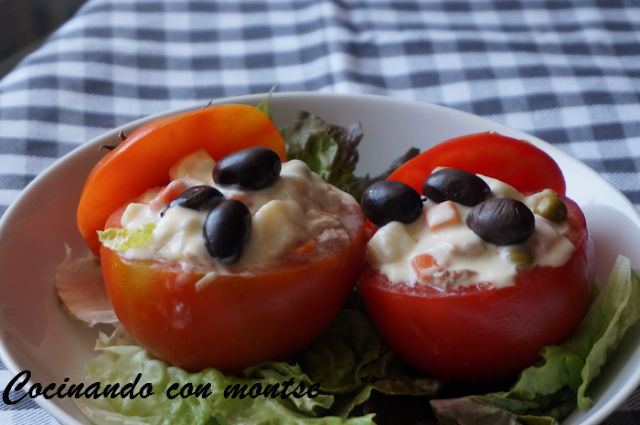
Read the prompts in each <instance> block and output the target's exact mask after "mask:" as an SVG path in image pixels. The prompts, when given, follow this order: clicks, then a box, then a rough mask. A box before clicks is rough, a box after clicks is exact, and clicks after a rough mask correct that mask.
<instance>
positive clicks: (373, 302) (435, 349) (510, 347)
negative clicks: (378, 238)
mask: <svg viewBox="0 0 640 425" xmlns="http://www.w3.org/2000/svg"><path fill="white" fill-rule="evenodd" d="M563 200H564V201H565V203H566V204H567V207H568V208H569V215H568V220H569V223H570V226H571V227H570V231H569V232H568V233H567V234H565V236H567V237H568V238H569V239H570V240H571V241H572V242H573V243H574V244H575V245H576V251H575V252H574V254H573V255H572V256H571V257H570V259H569V261H568V262H567V263H566V264H565V265H563V266H561V267H556V268H553V267H539V266H536V267H534V268H533V269H532V270H529V271H526V272H525V273H522V274H519V275H518V276H516V284H515V286H511V287H505V288H500V289H482V288H471V289H469V290H466V291H460V292H439V291H437V290H435V289H432V288H429V287H427V288H424V289H422V290H421V289H415V290H412V289H410V288H408V287H407V286H406V285H403V284H400V285H392V284H390V283H389V281H388V279H387V277H386V275H384V274H380V273H378V272H376V271H375V270H373V269H371V268H370V267H369V266H366V267H365V269H364V271H363V273H362V274H361V276H360V293H361V294H362V298H363V299H364V301H365V304H366V306H367V311H368V312H369V314H370V315H371V317H372V319H373V321H374V323H375V324H376V326H377V327H378V329H379V330H380V333H381V334H382V336H383V337H384V338H385V339H386V341H387V342H388V343H389V346H390V347H391V348H392V349H393V350H394V351H395V352H396V353H397V354H398V355H400V357H402V358H403V359H404V360H405V361H406V362H407V363H409V364H411V365H413V366H415V367H417V368H418V369H420V370H422V371H424V372H426V373H428V374H429V375H430V376H436V377H439V378H445V379H453V380H460V381H490V380H496V379H500V378H504V377H507V376H509V375H512V374H515V373H517V372H519V371H521V370H522V369H524V368H525V367H527V366H529V365H531V364H533V363H534V362H535V361H536V360H537V359H538V353H539V351H540V349H541V348H542V347H544V346H545V345H551V344H558V343H560V342H562V341H564V340H565V339H567V338H568V337H569V336H570V335H571V334H572V333H573V332H574V330H575V329H576V327H577V326H578V324H579V323H580V321H581V320H582V318H583V317H584V315H585V313H586V311H587V309H588V307H589V303H590V298H591V289H592V284H591V282H592V267H591V264H593V262H592V261H591V257H592V256H593V246H592V243H591V239H590V238H589V234H588V232H587V228H586V222H585V219H584V215H583V214H582V212H581V211H580V209H579V208H578V206H577V205H576V204H575V203H574V202H573V201H570V200H569V199H567V198H563Z"/></svg>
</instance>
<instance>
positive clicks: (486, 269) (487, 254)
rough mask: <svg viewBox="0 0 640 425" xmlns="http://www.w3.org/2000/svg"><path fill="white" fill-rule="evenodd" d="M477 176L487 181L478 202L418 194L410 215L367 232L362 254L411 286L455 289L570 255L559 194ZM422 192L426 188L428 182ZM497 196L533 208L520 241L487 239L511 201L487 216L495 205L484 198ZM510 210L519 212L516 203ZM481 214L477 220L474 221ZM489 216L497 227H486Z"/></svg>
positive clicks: (501, 281)
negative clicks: (526, 192) (530, 192)
mask: <svg viewBox="0 0 640 425" xmlns="http://www.w3.org/2000/svg"><path fill="white" fill-rule="evenodd" d="M477 177H478V178H479V179H481V180H482V182H484V183H485V184H486V186H485V187H488V190H486V192H487V193H486V196H485V195H482V203H480V201H479V200H477V201H473V202H471V203H476V202H477V204H476V205H474V206H469V205H463V204H462V203H459V202H453V201H451V200H442V199H437V198H438V197H437V196H435V195H434V196H430V198H434V199H436V201H438V202H439V203H438V202H436V201H434V200H433V199H430V198H427V197H426V196H425V197H422V199H421V201H422V208H419V209H420V210H422V213H421V214H420V215H419V216H418V218H417V219H415V220H414V221H412V222H409V223H402V222H400V221H390V222H389V223H387V224H385V225H383V226H382V227H381V228H380V229H379V230H378V231H377V232H376V233H375V235H374V236H373V237H372V238H371V240H370V241H369V243H368V254H367V256H368V261H369V264H371V265H372V266H373V267H374V268H377V269H379V270H380V272H381V273H384V274H385V275H386V276H387V277H388V279H389V281H390V282H391V283H393V284H400V283H404V284H407V285H409V286H411V287H415V286H416V285H417V286H420V285H430V286H432V287H435V288H437V289H441V290H450V289H453V290H455V289H456V288H459V287H469V286H473V285H477V284H480V283H483V284H484V283H486V284H487V285H491V286H492V287H495V288H501V287H506V286H512V285H514V284H515V281H514V278H515V276H516V274H517V273H518V271H519V270H520V269H521V268H530V267H535V266H550V267H559V266H561V265H563V264H565V263H566V262H567V261H568V259H569V258H570V257H571V254H572V253H573V252H574V251H575V249H576V248H575V246H574V245H573V244H572V243H571V242H570V241H569V240H568V239H567V238H566V237H564V236H563V233H564V232H566V231H567V229H568V224H567V222H566V219H565V217H563V216H562V213H561V212H560V213H558V210H561V209H562V206H564V204H562V206H557V203H556V202H560V203H562V201H561V200H560V199H559V198H557V197H556V195H555V193H554V192H553V191H551V190H549V189H545V190H543V191H542V192H539V193H536V194H533V195H531V196H524V195H522V194H521V193H519V192H518V191H517V190H516V189H515V188H513V187H512V186H509V185H507V184H505V183H503V182H501V181H499V180H496V179H493V178H490V177H486V176H482V175H477ZM428 180H429V179H427V181H428ZM425 185H426V182H425ZM423 192H424V193H429V191H428V190H426V189H425V190H423ZM476 192H477V191H476ZM485 198H486V200H485ZM500 198H507V199H512V200H515V201H518V203H517V204H518V206H519V208H524V209H527V210H529V211H531V213H533V214H532V216H531V224H530V227H531V230H532V231H530V233H529V234H527V235H525V236H524V237H521V238H520V239H524V240H521V241H518V242H517V243H510V241H507V242H506V243H504V242H502V241H497V242H496V243H491V242H490V241H487V240H486V239H489V240H492V238H499V236H497V234H498V233H499V232H500V231H499V230H498V228H499V227H500V225H501V221H503V220H507V221H508V220H509V218H508V217H507V218H505V217H504V216H503V215H502V214H504V213H503V211H504V210H505V208H511V207H510V206H509V205H507V207H504V206H502V205H501V206H499V208H497V209H496V212H495V216H494V217H491V214H492V213H493V211H492V210H491V209H490V208H489V207H490V206H491V205H489V204H490V203H491V202H492V200H493V199H500ZM467 203H469V202H467ZM487 203H488V204H487ZM520 203H522V204H520ZM483 204H486V205H484V206H483ZM507 204H508V202H507ZM550 204H553V205H554V206H549V205H550ZM363 205H364V198H363ZM481 206H483V208H484V214H483V211H480V212H477V211H474V210H476V209H478V208H480V207H481ZM525 212H526V211H525ZM365 213H366V212H365ZM488 214H489V218H488V219H487V218H486V217H487V215H488ZM554 214H556V215H555V216H554ZM565 214H566V210H565ZM515 215H516V216H520V215H521V214H520V211H516V214H515ZM476 217H479V218H476ZM472 218H476V220H475V221H473V220H472ZM492 220H493V221H494V223H491V221H492ZM406 221H409V220H406ZM478 221H482V222H481V223H480V224H476V223H477V222H478ZM487 222H488V224H487ZM494 224H495V225H496V228H495V229H494V228H491V227H490V226H492V225H494ZM474 225H475V227H474ZM518 226H521V225H520V224H519V225H518ZM472 228H474V229H473V230H472ZM485 228H486V230H485ZM483 230H485V231H486V232H487V233H488V236H486V235H485V234H484V233H483ZM489 282H490V283H489Z"/></svg>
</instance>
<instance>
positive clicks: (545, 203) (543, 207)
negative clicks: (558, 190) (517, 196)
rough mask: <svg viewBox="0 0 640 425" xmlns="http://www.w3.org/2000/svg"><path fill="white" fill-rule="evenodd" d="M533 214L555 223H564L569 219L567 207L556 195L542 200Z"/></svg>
mask: <svg viewBox="0 0 640 425" xmlns="http://www.w3.org/2000/svg"><path fill="white" fill-rule="evenodd" d="M533 212H534V213H535V214H538V215H539V216H541V217H544V218H546V219H547V220H549V221H553V222H554V223H562V222H563V221H564V220H565V219H566V218H567V206H566V205H565V204H564V202H562V199H560V198H558V197H557V196H554V195H549V196H545V197H544V198H542V199H540V200H539V201H538V203H537V204H536V206H535V208H534V209H533Z"/></svg>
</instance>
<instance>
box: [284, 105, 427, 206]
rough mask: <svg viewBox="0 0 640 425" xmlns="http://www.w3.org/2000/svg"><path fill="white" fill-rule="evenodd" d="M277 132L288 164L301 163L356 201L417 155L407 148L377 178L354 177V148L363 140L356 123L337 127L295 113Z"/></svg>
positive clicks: (358, 125) (357, 157)
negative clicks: (294, 161) (292, 118)
mask: <svg viewBox="0 0 640 425" xmlns="http://www.w3.org/2000/svg"><path fill="white" fill-rule="evenodd" d="M279 130H280V134H281V135H282V137H283V138H284V141H285V143H286V145H287V160H288V161H289V160H292V159H299V160H300V161H303V162H304V163H306V164H307V165H308V166H309V168H310V169H311V171H313V172H314V173H316V174H318V175H319V176H320V177H322V179H324V180H325V181H326V182H328V183H330V184H332V185H334V186H336V187H337V188H339V189H341V190H344V191H345V192H348V193H350V194H351V195H352V196H353V197H354V198H355V199H357V200H358V201H360V198H361V197H362V192H364V190H365V189H366V188H367V187H368V186H369V185H371V184H372V183H375V182H377V181H379V180H384V179H386V178H387V177H388V176H389V175H390V174H391V173H392V172H393V171H395V169H396V168H398V167H399V166H400V165H402V164H404V163H405V162H406V161H408V160H410V159H411V158H413V157H415V156H416V155H418V154H419V153H420V150H419V149H416V148H411V149H409V150H408V151H407V152H406V153H405V154H404V155H402V156H401V157H400V158H398V159H397V160H395V161H393V162H392V163H391V165H390V167H389V169H388V170H387V171H385V172H384V173H382V174H380V175H379V176H375V177H370V176H369V175H366V176H364V177H356V176H355V174H354V171H355V169H356V164H357V163H358V159H359V154H358V145H359V144H360V141H361V140H362V137H363V132H362V128H361V127H360V123H354V124H351V125H349V126H348V127H341V126H339V125H335V124H329V123H327V122H325V121H324V120H323V119H321V118H320V117H317V116H315V115H313V114H311V113H309V112H306V111H298V114H297V116H296V119H295V120H294V122H293V123H291V124H290V125H287V126H284V127H281V128H280V129H279Z"/></svg>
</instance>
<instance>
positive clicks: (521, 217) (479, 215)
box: [466, 198, 535, 245]
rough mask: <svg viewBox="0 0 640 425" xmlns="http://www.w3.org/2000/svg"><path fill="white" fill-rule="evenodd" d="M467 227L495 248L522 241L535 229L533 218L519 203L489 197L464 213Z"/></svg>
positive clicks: (525, 207) (513, 200) (529, 211)
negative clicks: (495, 246) (467, 212)
mask: <svg viewBox="0 0 640 425" xmlns="http://www.w3.org/2000/svg"><path fill="white" fill-rule="evenodd" d="M466 220H467V226H468V227H469V228H470V229H471V230H473V231H474V232H475V233H476V234H477V235H478V236H480V237H481V238H482V239H484V240H485V241H487V242H490V243H492V244H495V245H514V244H517V243H521V242H524V241H526V240H527V239H528V238H529V236H531V234H532V233H533V231H534V229H535V217H534V216H533V213H532V212H531V210H530V209H529V207H527V206H526V205H525V204H523V203H522V202H520V201H518V200H515V199H511V198H491V199H487V200H486V201H484V202H482V203H480V204H478V205H476V206H475V207H473V209H472V210H471V211H470V212H469V214H467V218H466Z"/></svg>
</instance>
